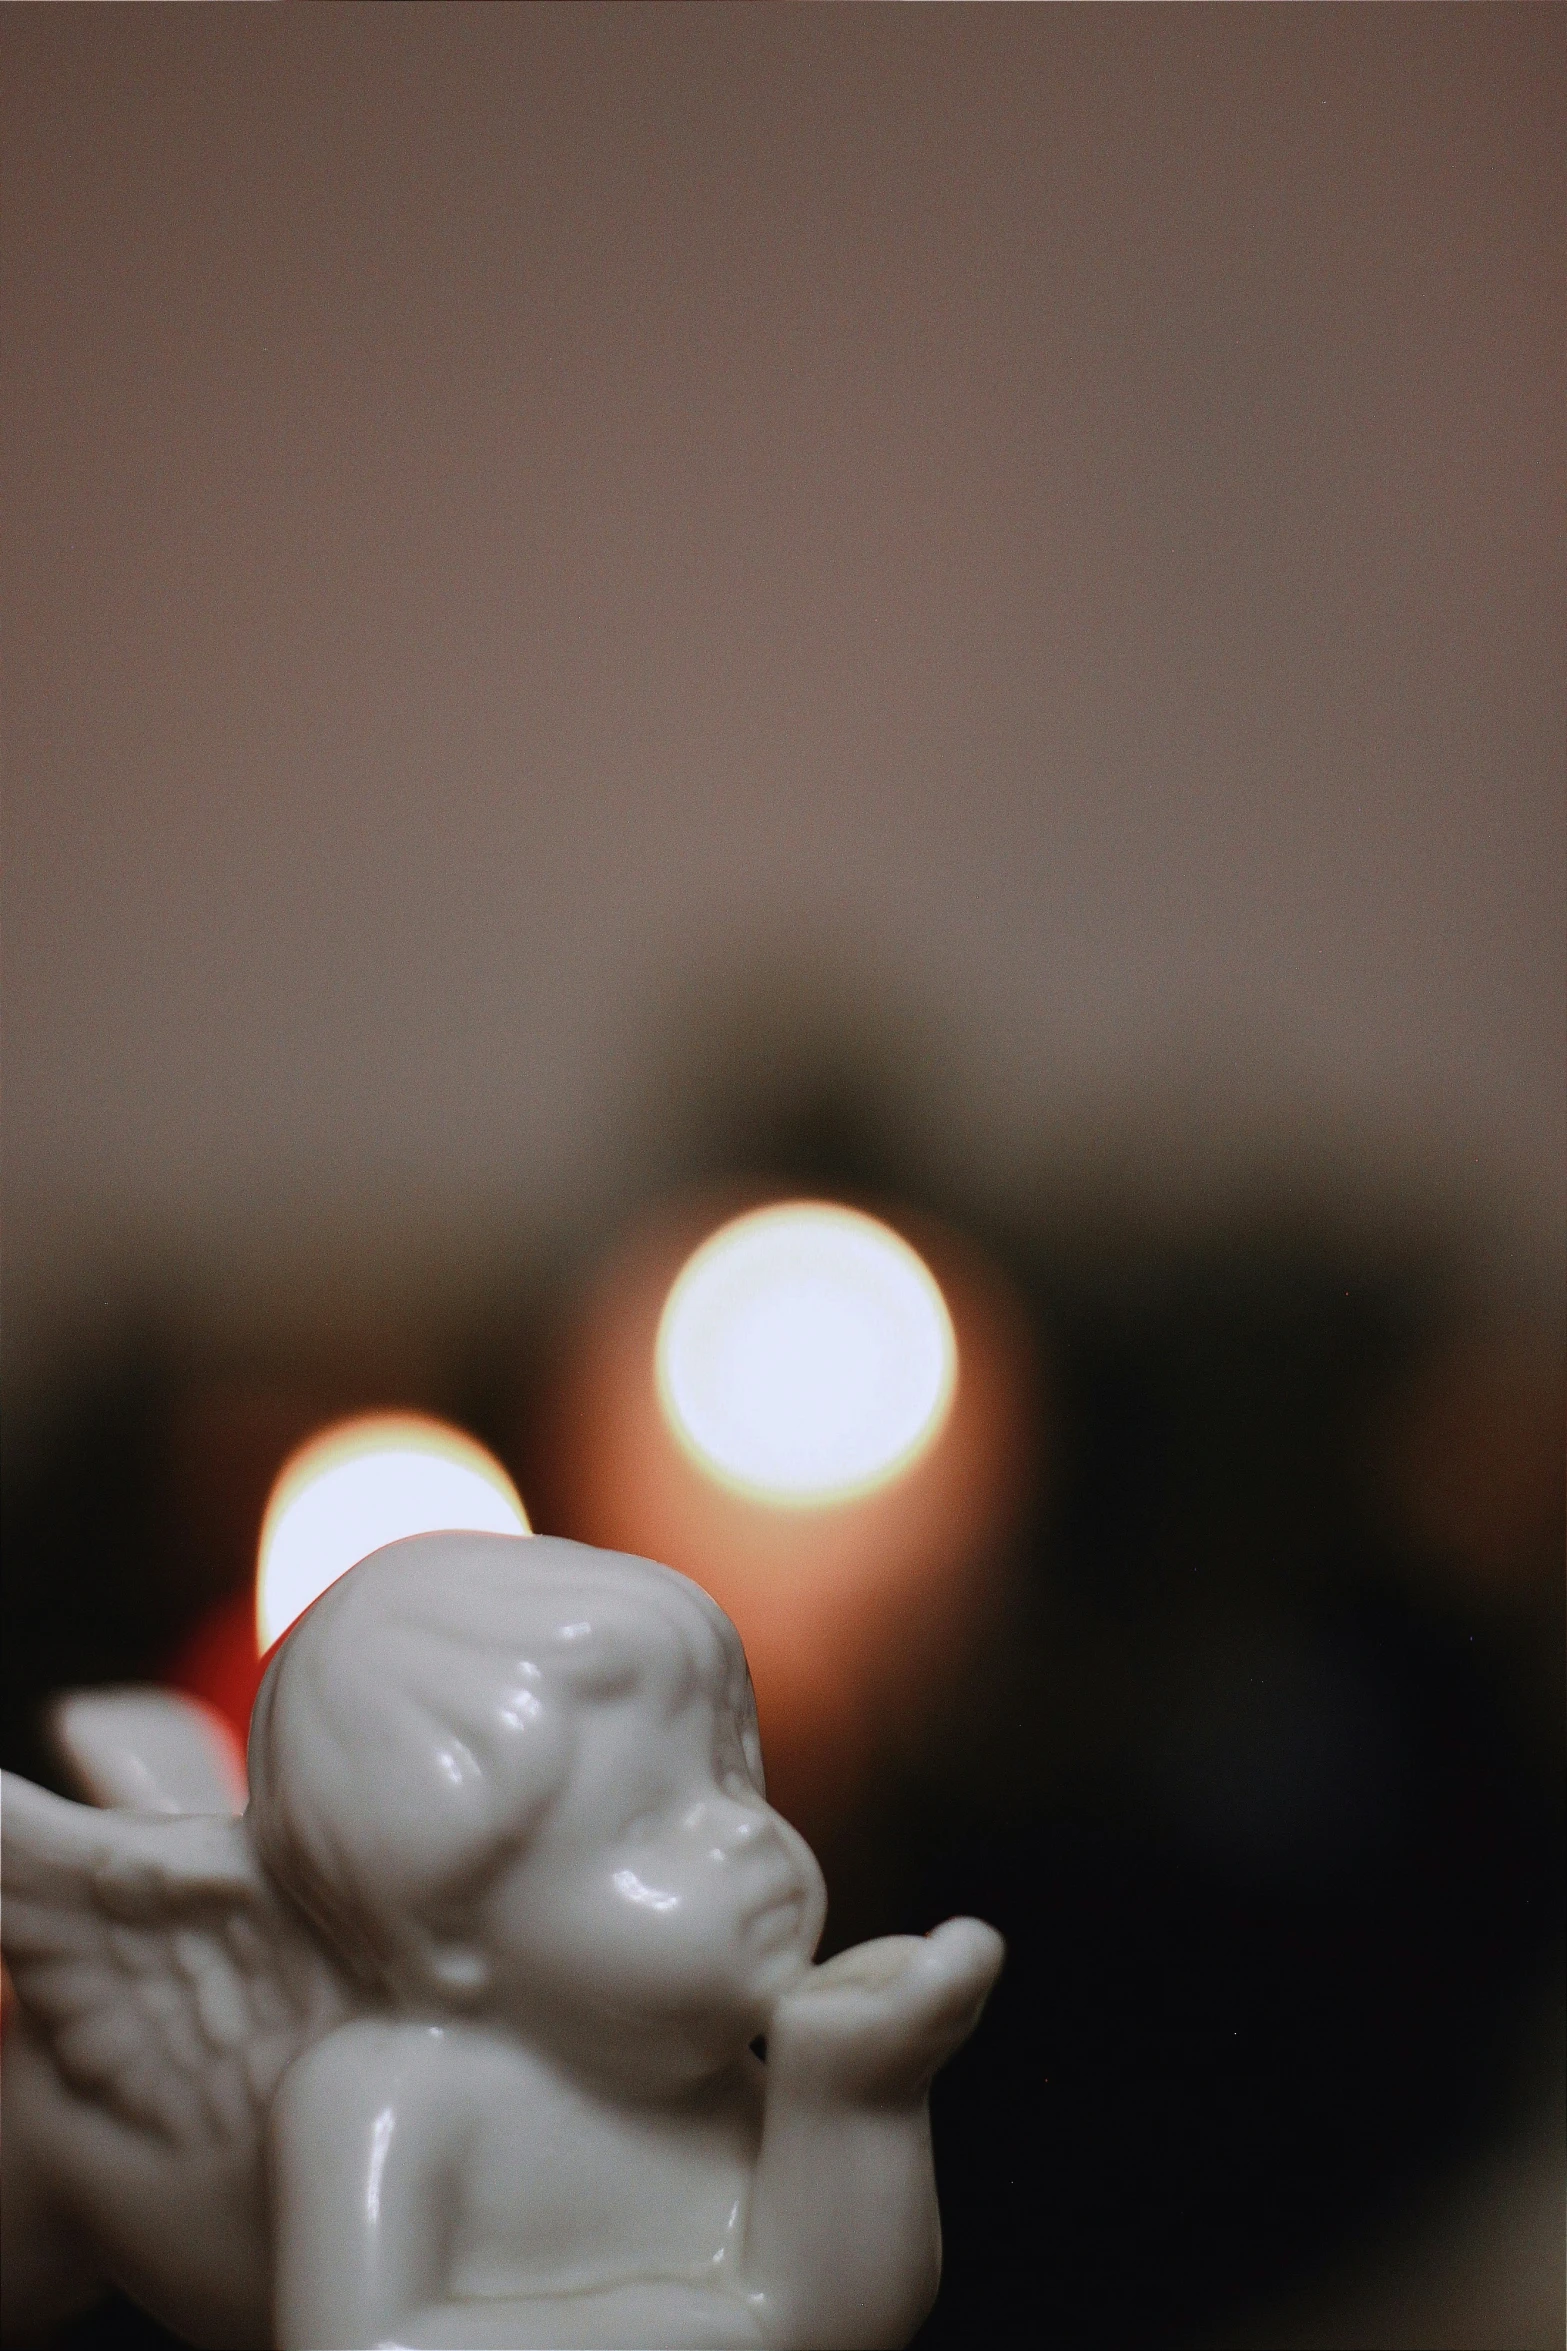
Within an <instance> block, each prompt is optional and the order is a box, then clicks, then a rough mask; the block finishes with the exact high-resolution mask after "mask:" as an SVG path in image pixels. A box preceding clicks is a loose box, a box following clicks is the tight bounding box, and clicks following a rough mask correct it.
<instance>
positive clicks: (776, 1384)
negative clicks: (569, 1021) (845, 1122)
mask: <svg viewBox="0 0 1567 2351" xmlns="http://www.w3.org/2000/svg"><path fill="white" fill-rule="evenodd" d="M729 1205H731V1206H732V1205H733V1203H730V1204H729ZM911 1232H912V1234H913V1239H912V1240H911V1238H910V1233H911ZM915 1241H917V1242H918V1247H917V1248H916V1246H915V1245H914V1242H915ZM1032 1387H1033V1381H1032V1377H1031V1372H1030V1365H1029V1353H1028V1347H1027V1342H1026V1337H1025V1334H1024V1332H1023V1328H1022V1322H1021V1316H1020V1314H1019V1313H1018V1310H1017V1308H1016V1306H1015V1304H1014V1302H1013V1300H1012V1299H1011V1297H1010V1295H1009V1294H1008V1293H1007V1291H1006V1290H1005V1288H1004V1286H1003V1285H1002V1283H1001V1282H1000V1280H999V1279H998V1277H997V1276H996V1275H995V1274H994V1272H993V1271H992V1270H991V1269H990V1268H989V1267H988V1266H987V1265H986V1264H985V1263H984V1262H983V1261H982V1260H981V1259H980V1258H979V1256H978V1255H977V1253H976V1252H974V1251H973V1250H971V1249H969V1248H968V1247H967V1246H965V1245H964V1244H963V1243H961V1242H960V1241H959V1240H958V1239H957V1238H956V1237H955V1236H953V1235H952V1234H950V1233H947V1232H944V1231H941V1230H939V1229H937V1228H935V1227H925V1226H921V1227H918V1228H914V1227H910V1230H909V1231H907V1232H902V1233H900V1232H898V1231H895V1230H894V1229H893V1228H892V1227H891V1226H889V1225H888V1224H886V1223H884V1222H882V1221H881V1220H879V1219H877V1218H875V1217H871V1216H868V1215H866V1214H864V1213H863V1212H862V1211H859V1210H856V1209H851V1208H847V1207H844V1206H842V1205H840V1204H838V1203H835V1202H828V1201H773V1202H769V1203H767V1204H764V1205H763V1206H761V1207H759V1208H758V1207H754V1206H753V1207H752V1208H750V1209H749V1210H748V1211H746V1212H743V1213H741V1214H739V1215H736V1216H728V1217H726V1216H725V1215H724V1214H723V1213H722V1210H721V1209H719V1208H717V1207H716V1206H715V1205H714V1204H713V1203H711V1202H709V1203H707V1204H706V1205H705V1206H697V1207H695V1208H692V1207H689V1206H688V1207H686V1208H685V1209H683V1210H679V1211H676V1212H675V1213H673V1214H671V1215H666V1216H665V1217H664V1218H663V1219H661V1220H660V1221H659V1222H658V1223H657V1224H655V1225H654V1226H653V1227H652V1228H651V1229H650V1230H649V1231H647V1232H645V1233H644V1234H643V1235H641V1236H640V1237H639V1238H638V1239H637V1240H635V1241H634V1242H633V1243H632V1244H631V1246H630V1247H629V1248H628V1249H627V1250H626V1251H625V1252H624V1253H623V1254H622V1255H621V1256H620V1257H619V1258H618V1259H617V1260H616V1261H615V1262H614V1263H613V1264H612V1265H611V1266H609V1267H608V1268H607V1270H606V1271H605V1273H604V1275H603V1276H602V1278H601V1279H600V1281H599V1282H598V1283H597V1284H596V1286H595V1289H594V1291H593V1293H592V1295H591V1296H590V1298H589V1299H588V1300H587V1301H586V1303H585V1307H584V1310H583V1312H582V1314H581V1316H580V1317H579V1320H578V1322H577V1324H576V1326H575V1330H574V1333H573V1338H572V1342H571V1345H570V1347H569V1349H568V1351H567V1356H566V1360H565V1362H564V1363H563V1365H562V1366H561V1368H560V1373H559V1378H558V1384H557V1388H556V1392H555V1394H554V1396H553V1397H552V1403H551V1407H550V1412H549V1420H548V1425H547V1429H546V1433H545V1439H544V1443H543V1445H542V1446H541V1452H540V1463H541V1469H545V1468H547V1469H548V1472H549V1474H550V1482H551V1485H552V1487H553V1489H554V1492H555V1494H556V1496H557V1498H558V1502H559V1509H558V1512H557V1513H556V1516H557V1521H558V1523H559V1524H560V1525H561V1526H562V1527H563V1529H564V1530H565V1531H567V1532H570V1533H572V1534H575V1535H578V1536H580V1537H582V1538H583V1539H584V1540H586V1541H589V1542H595V1543H602V1544H605V1545H607V1546H609V1547H612V1548H616V1549H622V1550H629V1551H639V1552H643V1553H646V1554H648V1555H649V1556H651V1557H653V1558H656V1559H662V1560H664V1561H665V1562H667V1563H668V1564H669V1565H670V1566H672V1567H678V1568H680V1569H682V1570H683V1571H684V1572H685V1573H686V1574H688V1575H690V1576H692V1577H693V1578H694V1579H695V1580H696V1581H697V1582H698V1583H700V1584H702V1585H704V1586H705V1587H706V1589H707V1590H708V1591H710V1592H711V1593H712V1595H713V1597H714V1598H715V1599H716V1600H717V1601H718V1603H719V1605H720V1606H721V1607H722V1608H724V1609H725V1610H726V1611H727V1613H728V1614H729V1615H730V1616H731V1617H732V1618H733V1619H734V1621H735V1623H736V1625H737V1626H738V1627H739V1630H740V1634H741V1637H742V1639H743V1640H744V1642H745V1645H746V1652H747V1655H748V1656H749V1658H750V1661H751V1667H752V1672H753V1676H754V1678H755V1682H756V1688H757V1702H758V1707H759V1710H760V1713H761V1717H762V1729H763V1737H764V1741H765V1744H766V1748H767V1755H768V1769H769V1774H770V1776H771V1779H772V1782H773V1784H774V1786H775V1790H776V1793H777V1795H778V1797H779V1798H780V1800H781V1802H782V1803H783V1806H784V1809H785V1810H789V1811H792V1812H793V1813H794V1814H795V1816H796V1817H798V1818H799V1819H800V1820H801V1821H802V1822H807V1821H808V1822H809V1823H810V1824H811V1825H812V1826H814V1827H818V1828H820V1827H823V1826H826V1825H829V1824H830V1820H831V1818H832V1816H834V1815H835V1814H836V1813H838V1812H839V1811H841V1810H844V1809H846V1808H847V1807H848V1806H849V1805H850V1804H851V1803H852V1800H853V1796H854V1793H855V1791H856V1788H857V1787H858V1785H859V1784H860V1783H861V1781H862V1779H863V1776H864V1774H865V1772H866V1770H867V1769H868V1768H869V1767H870V1766H871V1764H872V1763H873V1761H874V1759H875V1757H876V1756H877V1754H878V1753H882V1754H885V1753H886V1752H887V1751H888V1749H889V1748H893V1749H895V1748H896V1747H897V1746H898V1744H899V1743H900V1742H903V1741H907V1742H909V1743H911V1744H912V1743H913V1740H914V1739H915V1738H917V1736H918V1734H919V1731H920V1728H921V1726H922V1724H923V1722H924V1720H925V1718H926V1716H927V1715H928V1711H929V1708H930V1706H931V1704H932V1703H933V1702H934V1701H935V1700H936V1699H937V1698H938V1696H939V1687H940V1685H941V1684H942V1682H943V1681H944V1680H946V1681H949V1682H950V1679H951V1677H952V1674H953V1672H954V1670H955V1667H956V1665H957V1663H958V1661H959V1660H960V1658H961V1656H962V1655H963V1654H964V1653H965V1652H966V1650H967V1648H968V1646H969V1643H970V1640H971V1637H972V1633H973V1630H974V1627H975V1624H976V1622H977V1620H978V1617H979V1615H980V1614H981V1612H982V1611H983V1610H984V1608H985V1607H986V1606H987V1605H988V1604H989V1602H990V1600H991V1598H992V1596H993V1591H994V1572H993V1571H994V1569H995V1567H996V1565H997V1562H998V1558H999V1553H1000V1547H1001V1538H1002V1536H1003V1534H1004V1531H1005V1528H1006V1525H1007V1523H1008V1521H1009V1519H1010V1518H1011V1517H1012V1515H1013V1513H1014V1511H1015V1509H1016V1506H1017V1503H1018V1501H1019V1498H1020V1496H1021V1493H1022V1490H1023V1487H1024V1484H1025V1482H1026V1479H1027V1477H1028V1475H1029V1472H1030V1468H1031V1455H1032V1451H1033V1447H1032V1442H1031V1438H1032V1431H1031V1429H1030V1427H1029V1425H1028V1424H1029V1420H1030V1416H1031V1400H1032Z"/></svg>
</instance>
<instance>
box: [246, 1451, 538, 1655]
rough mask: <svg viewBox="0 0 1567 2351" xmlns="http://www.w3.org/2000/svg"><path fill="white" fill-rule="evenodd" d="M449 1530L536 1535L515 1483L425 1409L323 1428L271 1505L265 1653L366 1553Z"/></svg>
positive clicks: (260, 1622)
mask: <svg viewBox="0 0 1567 2351" xmlns="http://www.w3.org/2000/svg"><path fill="white" fill-rule="evenodd" d="M448 1527H450V1528H461V1529H463V1530H464V1531H470V1532H477V1533H481V1534H492V1535H526V1534H530V1533H531V1532H532V1529H531V1528H530V1527H529V1525H528V1516H527V1512H526V1511H525V1510H524V1509H523V1507H522V1500H521V1497H520V1496H519V1494H518V1492H517V1489H516V1487H515V1486H514V1485H513V1484H512V1482H511V1480H510V1478H509V1477H508V1476H507V1475H506V1472H505V1471H504V1470H503V1469H502V1467H501V1465H500V1463H499V1462H498V1461H496V1460H494V1459H493V1458H492V1456H491V1455H490V1454H488V1453H486V1451H485V1450H484V1447H483V1446H482V1445H481V1444H479V1443H478V1442H477V1441H476V1439H474V1438H473V1437H469V1436H465V1435H464V1433H463V1431H462V1430H461V1429H454V1428H449V1427H448V1426H447V1425H446V1423H445V1422H444V1421H439V1420H427V1419H425V1418H424V1416H423V1415H422V1414H419V1413H377V1414H374V1415H372V1416H367V1417H366V1418H364V1419H361V1420H348V1421H339V1422H338V1423H337V1425H336V1426H335V1427H333V1428H329V1429H323V1430H322V1431H321V1433H320V1435H319V1436H315V1437H312V1438H311V1439H310V1442H309V1443H308V1444H307V1445H303V1446H301V1448H300V1450H299V1451H298V1452H297V1453H296V1454H295V1455H294V1456H293V1458H292V1459H291V1460H290V1461H289V1462H287V1463H286V1465H285V1466H284V1468H283V1471H282V1473H281V1475H280V1476H279V1478H278V1481H277V1484H276V1485H275V1486H274V1487H273V1489H272V1497H271V1500H270V1501H269V1502H268V1504H267V1513H266V1517H265V1519H264V1520H263V1522H262V1528H261V1554H260V1564H259V1566H258V1569H257V1573H256V1641H257V1645H258V1647H259V1648H260V1649H261V1650H262V1651H265V1650H268V1649H270V1648H271V1646H272V1644H273V1642H274V1641H277V1640H281V1638H282V1636H283V1635H284V1633H286V1632H287V1631H288V1628H289V1626H290V1625H291V1624H292V1623H293V1621H294V1619H295V1618H296V1617H297V1616H300V1615H302V1614H303V1612H304V1610H305V1609H307V1608H308V1607H309V1606H310V1603H311V1601H312V1600H315V1599H319V1597H320V1595H321V1594H322V1593H323V1592H324V1591H325V1590H326V1588H327V1586H328V1584H333V1583H336V1581H337V1579H338V1577H339V1576H340V1575H343V1574H344V1573H346V1571H347V1570H348V1569H349V1568H351V1567H352V1566H353V1565H354V1563H355V1561H356V1560H360V1559H363V1558H364V1557H365V1555H366V1553H367V1552H371V1551H378V1550H379V1549H380V1547H381V1545H382V1544H383V1543H395V1542H397V1541H398V1540H399V1538H400V1537H402V1536H404V1535H432V1534H438V1533H440V1532H442V1531H443V1530H444V1529H446V1528H448Z"/></svg>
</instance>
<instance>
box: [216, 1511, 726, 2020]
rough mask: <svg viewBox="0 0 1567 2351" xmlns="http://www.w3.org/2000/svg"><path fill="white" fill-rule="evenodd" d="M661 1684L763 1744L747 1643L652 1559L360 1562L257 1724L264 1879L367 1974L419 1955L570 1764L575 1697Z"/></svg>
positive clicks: (299, 1637) (521, 1838) (423, 1543)
mask: <svg viewBox="0 0 1567 2351" xmlns="http://www.w3.org/2000/svg"><path fill="white" fill-rule="evenodd" d="M647 1680H651V1681H653V1682H654V1683H655V1684H656V1685H658V1686H660V1687H662V1688H663V1689H664V1690H665V1691H666V1692H667V1696H668V1700H669V1703H670V1704H671V1705H672V1706H673V1705H676V1704H678V1703H679V1701H680V1699H681V1697H682V1696H683V1695H684V1694H685V1693H686V1692H687V1691H689V1690H692V1689H696V1688H700V1687H706V1688H707V1689H708V1690H710V1691H711V1692H713V1694H714V1695H715V1697H717V1698H718V1700H719V1702H720V1703H721V1704H722V1705H724V1706H725V1708H726V1709H727V1710H728V1711H729V1712H730V1714H731V1715H732V1717H733V1718H734V1720H735V1721H736V1723H737V1725H738V1727H739V1731H740V1737H741V1742H742V1744H743V1746H744V1750H745V1755H746V1760H747V1763H748V1765H749V1767H750V1770H751V1776H752V1778H753V1780H754V1781H755V1782H756V1785H757V1787H758V1788H760V1786H761V1750H760V1745H759V1743H758V1739H757V1733H756V1713H755V1707H754V1704H753V1702H752V1698H751V1686H750V1677H749V1675H748V1673H747V1671H746V1663H745V1654H744V1652H743V1650H742V1649H741V1646H740V1641H739V1636H738V1635H737V1634H736V1632H735V1629H734V1627H733V1625H731V1623H730V1622H729V1619H728V1618H727V1617H726V1616H725V1615H724V1614H723V1612H722V1611H721V1610H720V1609H719V1608H717V1607H716V1606H715V1604H714V1603H713V1602H712V1601H711V1600H710V1599H709V1598H708V1596H707V1594H706V1593H705V1592H703V1591H701V1590H700V1589H699V1588H698V1587H697V1586H696V1585H695V1584H692V1583H689V1582H688V1581H687V1580H686V1578H685V1577H684V1576H679V1575H676V1574H675V1573H674V1572H673V1571H672V1570H671V1569H669V1568H667V1567H659V1566H656V1565H655V1564H654V1563H653V1562H652V1561H651V1560H647V1559H635V1558H632V1557H630V1556H629V1555H627V1554H625V1553H622V1552H605V1551H596V1550H592V1549H589V1548H588V1547H587V1546H586V1545H583V1544H579V1543H568V1542H563V1541H561V1540H559V1539H557V1538H555V1537H552V1536H545V1535H534V1536H511V1535H480V1534H440V1535H417V1536H411V1537H409V1538H408V1539H406V1540H405V1541H403V1542H400V1543H392V1544H389V1545H388V1546H387V1547H386V1549H385V1550H382V1551H377V1552H373V1553H372V1554H371V1556H370V1557H369V1558H368V1559H364V1560H361V1561H360V1563H359V1565H358V1566H357V1567H354V1568H351V1569H350V1570H349V1572H348V1574H347V1575H345V1576H342V1577H340V1578H339V1580H338V1581H337V1582H336V1583H335V1584H333V1585H331V1586H330V1587H329V1589H328V1590H327V1591H326V1592H325V1593H323V1594H322V1596H321V1598H320V1599H319V1600H318V1601H317V1602H316V1603H315V1605H314V1606H313V1607H312V1608H311V1609H309V1610H308V1611H307V1612H306V1614H305V1615H304V1616H303V1617H302V1618H301V1619H300V1621H299V1623H298V1624H297V1625H296V1626H295V1627H294V1629H293V1631H292V1632H291V1633H290V1634H289V1636H288V1638H287V1640H286V1641H285V1643H284V1644H283V1646H282V1648H281V1650H280V1651H279V1653H278V1655H277V1657H276V1658H275V1659H274V1660H273V1663H272V1666H271V1668H270V1670H269V1672H268V1674H267V1677H266V1680H265V1681H264V1682H263V1684H262V1688H261V1694H260V1696H259V1698H258V1699H257V1701H256V1708H255V1713H254V1715H253V1717H252V1719H251V1727H250V1790H251V1795H250V1820H251V1823H252V1826H253V1829H254V1831H255V1835H256V1838H257V1842H258V1844H259V1846H260V1850H261V1853H262V1856H263V1858H264V1859H265V1861H266V1863H267V1865H268V1867H269V1869H270V1870H271V1871H272V1872H273V1874H274V1875H275V1876H276V1877H277V1878H278V1880H279V1881H280V1882H281V1883H282V1885H283V1886H285V1887H286V1888H287V1890H288V1892H289V1893H290V1894H291V1895H292V1896H293V1897H294V1899H295V1900H296V1901H297V1902H298V1903H299V1905H300V1907H301V1908H302V1909H303V1910H304V1911H305V1912H306V1913H307V1914H308V1915H309V1916H310V1917H311V1918H313V1919H314V1921H315V1922H316V1924H317V1926H318V1927H319V1928H320V1929H321V1931H322V1932H323V1933H324V1934H325V1935H326V1936H327V1938H328V1939H329V1941H330V1942H331V1943H332V1945H333V1946H334V1947H335V1949H336V1950H337V1951H338V1953H339V1954H340V1956H341V1957H342V1958H343V1959H344V1961H346V1962H347V1963H348V1964H349V1965H350V1966H351V1967H352V1968H353V1969H354V1970H355V1971H356V1973H358V1974H359V1975H361V1976H362V1977H365V1978H368V1979H371V1980H381V1981H386V1980H389V1979H391V1978H394V1977H396V1976H398V1975H399V1974H401V1973H403V1972H404V1970H405V1969H406V1968H407V1967H408V1966H409V1965H410V1964H412V1965H413V1966H414V1967H415V1968H417V1965H418V1959H419V1955H420V1948H421V1943H422V1939H423V1938H424V1937H426V1936H428V1935H430V1934H431V1933H436V1932H441V1931H448V1932H449V1931H453V1930H454V1929H456V1928H457V1927H458V1926H459V1924H460V1922H461V1920H462V1919H463V1918H464V1917H466V1916H467V1915H468V1914H469V1913H470V1911H471V1908H472V1905H473V1904H474V1903H475V1901H476V1900H477V1899H478V1898H479V1897H481V1896H482V1894H483V1892H484V1890H485V1888H486V1887H487V1885H488V1884H489V1882H490V1880H491V1878H492V1876H493V1874H494V1872H495V1870H496V1868H497V1866H498V1865H499V1863H500V1862H501V1861H502V1859H503V1858H505V1857H508V1856H510V1855H512V1854H515V1853H517V1852H519V1851H521V1850H522V1849H524V1848H525V1847H526V1845H527V1843H528V1841H529V1839H530V1838H531V1837H532V1835H533V1834H534V1832H535V1831H536V1829H537V1827H538V1825H539V1823H540V1821H541V1819H542V1818H543V1815H544V1813H545V1812H546V1810H547V1809H548V1807H549V1804H550V1802H551V1800H552V1799H553V1798H554V1796H555V1795H556V1794H557V1793H558V1792H559V1790H560V1789H561V1788H562V1787H563V1785H564V1784H565V1781H566V1779H567V1777H568V1775H569V1773H570V1769H571V1754H572V1746H573V1729H572V1718H573V1714H574V1712H575V1710H576V1707H577V1706H578V1705H580V1704H582V1703H591V1702H592V1700H593V1699H594V1698H595V1697H609V1696H613V1695H615V1694H616V1693H617V1692H620V1691H623V1690H625V1689H626V1688H627V1687H629V1686H631V1685H633V1684H635V1683H639V1682H643V1681H647Z"/></svg>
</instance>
